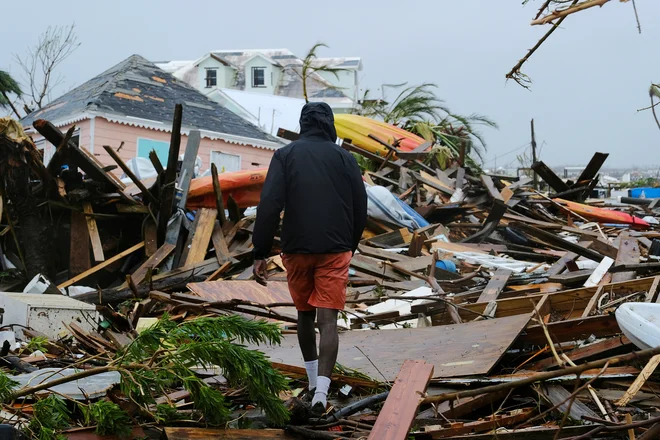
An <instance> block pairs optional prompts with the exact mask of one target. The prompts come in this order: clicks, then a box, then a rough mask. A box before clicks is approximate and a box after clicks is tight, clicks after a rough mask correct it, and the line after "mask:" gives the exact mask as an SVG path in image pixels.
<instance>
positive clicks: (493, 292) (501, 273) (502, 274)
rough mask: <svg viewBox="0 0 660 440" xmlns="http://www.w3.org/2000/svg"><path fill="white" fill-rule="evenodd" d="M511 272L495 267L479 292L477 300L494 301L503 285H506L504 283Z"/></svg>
mask: <svg viewBox="0 0 660 440" xmlns="http://www.w3.org/2000/svg"><path fill="white" fill-rule="evenodd" d="M512 274H513V272H512V271H510V270H508V269H502V268H500V269H497V271H495V274H494V275H493V276H492V277H491V278H490V281H488V284H487V285H486V288H485V289H484V291H483V292H481V295H480V296H479V299H478V300H477V302H478V303H483V302H485V303H487V302H490V301H495V300H496V299H497V297H498V296H499V295H500V292H502V290H504V287H506V283H507V281H509V277H511V275H512Z"/></svg>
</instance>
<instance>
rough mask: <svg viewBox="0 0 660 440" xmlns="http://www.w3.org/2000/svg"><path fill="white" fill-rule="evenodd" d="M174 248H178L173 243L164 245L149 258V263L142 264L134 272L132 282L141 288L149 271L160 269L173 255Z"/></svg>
mask: <svg viewBox="0 0 660 440" xmlns="http://www.w3.org/2000/svg"><path fill="white" fill-rule="evenodd" d="M174 248H176V246H174V245H173V244H171V243H163V245H162V246H161V247H159V248H158V250H157V251H156V252H155V253H154V254H153V255H152V256H150V257H149V258H147V261H145V262H144V263H142V265H141V266H140V267H138V268H137V269H136V270H135V272H133V274H132V275H131V281H133V283H134V284H135V285H136V286H139V285H140V283H142V281H144V278H145V277H146V276H147V272H148V271H149V269H153V268H156V267H158V265H159V264H160V263H162V262H163V261H164V260H165V259H166V258H167V257H168V256H169V255H170V254H171V253H172V251H173V250H174Z"/></svg>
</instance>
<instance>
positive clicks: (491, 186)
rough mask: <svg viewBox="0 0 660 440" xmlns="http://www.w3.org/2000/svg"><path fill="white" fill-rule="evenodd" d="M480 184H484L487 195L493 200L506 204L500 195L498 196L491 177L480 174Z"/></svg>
mask: <svg viewBox="0 0 660 440" xmlns="http://www.w3.org/2000/svg"><path fill="white" fill-rule="evenodd" d="M481 182H482V183H483V184H484V186H485V187H486V189H487V190H488V194H489V195H490V196H491V197H492V198H493V199H495V200H501V201H503V202H506V200H504V198H503V197H502V194H500V191H499V190H498V189H497V188H496V187H495V182H493V178H492V177H490V176H489V175H488V174H482V175H481Z"/></svg>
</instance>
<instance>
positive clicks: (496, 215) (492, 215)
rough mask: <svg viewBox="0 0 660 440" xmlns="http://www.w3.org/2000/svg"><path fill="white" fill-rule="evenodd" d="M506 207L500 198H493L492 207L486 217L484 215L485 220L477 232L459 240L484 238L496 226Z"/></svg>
mask: <svg viewBox="0 0 660 440" xmlns="http://www.w3.org/2000/svg"><path fill="white" fill-rule="evenodd" d="M507 209H508V206H507V205H506V204H505V203H504V202H503V201H502V200H499V199H495V200H493V207H492V208H491V209H490V211H489V212H488V217H486V221H485V222H484V224H483V225H482V227H481V229H480V230H479V231H478V232H477V233H475V234H473V235H471V236H469V237H467V238H465V239H463V240H461V243H474V242H478V243H480V242H482V241H483V240H484V238H486V237H488V236H489V235H490V234H491V233H492V232H493V231H494V230H495V228H497V225H499V224H500V221H502V218H503V216H504V215H505V214H506V211H507Z"/></svg>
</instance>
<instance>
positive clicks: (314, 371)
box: [305, 359, 319, 390]
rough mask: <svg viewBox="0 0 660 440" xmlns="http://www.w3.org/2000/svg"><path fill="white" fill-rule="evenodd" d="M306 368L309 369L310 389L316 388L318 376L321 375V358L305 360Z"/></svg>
mask: <svg viewBox="0 0 660 440" xmlns="http://www.w3.org/2000/svg"><path fill="white" fill-rule="evenodd" d="M305 370H307V381H308V382H309V389H310V390H313V389H314V388H316V378H317V377H318V375H319V360H318V359H316V360H315V361H307V362H305Z"/></svg>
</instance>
